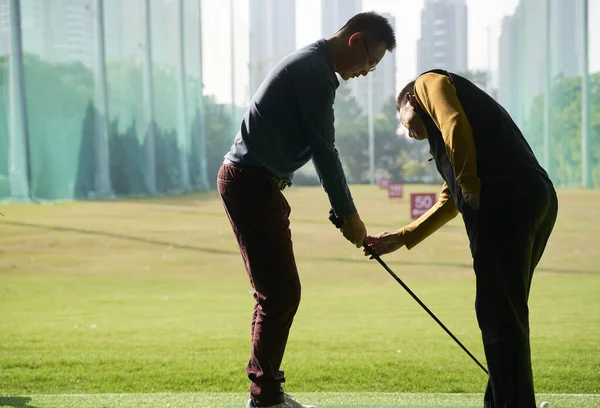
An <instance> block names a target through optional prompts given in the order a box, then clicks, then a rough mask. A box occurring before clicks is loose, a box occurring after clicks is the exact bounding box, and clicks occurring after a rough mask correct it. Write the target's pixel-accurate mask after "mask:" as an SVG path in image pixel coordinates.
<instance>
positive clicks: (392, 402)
mask: <svg viewBox="0 0 600 408" xmlns="http://www.w3.org/2000/svg"><path fill="white" fill-rule="evenodd" d="M294 396H295V397H297V398H298V399H299V400H300V401H307V402H310V403H313V404H318V405H319V408H343V407H344V408H345V407H352V408H392V407H394V408H417V407H418V408H477V407H480V406H481V400H482V398H481V395H479V394H440V393H437V394H400V393H299V394H295V395H294ZM247 398H248V397H247V395H246V394H241V393H230V394H228V393H197V394H191V393H185V394H92V395H36V396H32V397H4V398H3V397H0V407H13V408H156V407H161V408H188V407H189V408H192V407H194V408H205V407H210V408H217V407H222V408H244V407H245V402H246V401H247ZM542 401H548V402H549V403H550V404H551V407H552V408H596V407H597V406H598V404H600V396H598V395H596V396H594V395H556V394H553V395H548V394H545V395H538V405H539V404H540V403H541V402H542Z"/></svg>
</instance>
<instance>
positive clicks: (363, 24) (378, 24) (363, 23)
mask: <svg viewBox="0 0 600 408" xmlns="http://www.w3.org/2000/svg"><path fill="white" fill-rule="evenodd" d="M338 32H340V33H342V34H349V35H352V34H354V33H358V32H360V33H363V35H364V36H365V37H366V38H367V39H368V40H369V41H371V42H376V43H384V44H385V48H386V49H387V50H388V51H389V52H392V51H394V49H395V48H396V34H395V33H394V27H392V25H391V24H390V22H389V21H388V20H387V19H386V18H385V17H383V16H382V15H379V14H377V13H375V12H374V11H367V12H364V13H359V14H357V15H355V16H354V17H352V18H351V19H350V20H348V22H347V23H346V25H344V26H343V27H342V28H341V29H340V30H339V31H338Z"/></svg>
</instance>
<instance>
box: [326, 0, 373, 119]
mask: <svg viewBox="0 0 600 408" xmlns="http://www.w3.org/2000/svg"><path fill="white" fill-rule="evenodd" d="M361 11H362V0H321V36H322V37H323V38H329V37H331V36H332V35H334V34H335V33H336V32H337V31H338V30H339V29H340V28H342V27H343V26H344V24H346V23H347V22H348V20H350V19H351V18H352V17H353V16H354V15H356V14H358V13H360V12H361ZM340 83H341V84H340V85H341V86H347V87H349V88H350V91H351V92H352V95H353V96H354V98H356V100H357V102H359V104H360V99H361V98H362V97H363V95H366V93H365V90H366V89H367V80H366V78H364V77H360V78H355V79H351V80H349V81H348V82H344V81H340ZM363 105H364V106H366V99H365V101H364V102H363V104H361V107H363ZM363 109H365V108H364V107H363Z"/></svg>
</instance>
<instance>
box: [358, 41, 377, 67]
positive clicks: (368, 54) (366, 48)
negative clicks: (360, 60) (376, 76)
mask: <svg viewBox="0 0 600 408" xmlns="http://www.w3.org/2000/svg"><path fill="white" fill-rule="evenodd" d="M362 40H363V44H365V51H366V53H367V57H368V58H369V62H368V63H369V64H370V63H371V53H370V52H369V46H368V45H367V41H366V40H365V37H363V39H362ZM375 68H377V67H372V68H371V69H369V70H368V71H369V72H373V71H375Z"/></svg>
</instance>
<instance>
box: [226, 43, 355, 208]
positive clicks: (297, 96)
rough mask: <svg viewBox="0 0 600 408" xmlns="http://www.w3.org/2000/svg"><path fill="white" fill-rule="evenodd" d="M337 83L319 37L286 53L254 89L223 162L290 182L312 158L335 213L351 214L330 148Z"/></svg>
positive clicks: (345, 186) (336, 156) (351, 205)
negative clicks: (257, 169) (258, 168)
mask: <svg viewBox="0 0 600 408" xmlns="http://www.w3.org/2000/svg"><path fill="white" fill-rule="evenodd" d="M339 85H340V83H339V81H338V79H337V77H336V75H335V72H334V70H333V61H332V60H331V56H330V55H329V51H328V48H327V43H326V41H325V40H324V39H321V40H319V41H317V42H315V43H313V44H310V45H308V46H306V47H304V48H301V49H299V50H297V51H295V52H293V53H291V54H290V55H288V56H287V57H285V58H284V59H283V60H281V61H280V62H279V63H278V64H277V65H276V66H275V68H273V70H272V71H271V72H270V73H269V75H268V76H267V78H266V79H265V80H264V81H263V83H262V84H261V86H260V87H259V88H258V90H257V91H256V94H255V95H254V97H253V98H252V101H251V102H250V107H249V108H248V110H247V112H246V114H245V116H244V119H243V121H242V124H241V128H240V131H239V132H238V133H237V135H236V136H235V139H234V142H233V145H232V147H231V150H230V151H229V152H228V153H227V154H226V155H225V159H227V160H229V161H232V162H235V163H241V164H251V165H256V166H261V167H264V168H265V169H266V170H268V171H269V172H270V173H271V174H273V175H275V176H277V177H282V178H285V179H287V180H288V181H289V182H290V183H291V182H292V179H293V176H294V172H295V171H296V170H298V169H299V168H300V167H302V166H304V165H305V164H306V163H307V162H308V161H309V160H311V159H312V161H313V163H314V165H315V168H316V170H317V174H318V176H319V180H320V181H321V185H322V186H323V188H324V190H325V192H326V193H327V195H328V196H329V201H330V203H331V206H332V207H333V210H334V211H335V213H336V215H337V216H338V217H342V216H345V215H348V214H351V213H354V212H356V208H355V206H354V202H353V200H352V196H351V194H350V190H349V189H348V184H347V182H346V176H345V175H344V170H343V169H342V164H341V162H340V159H339V154H338V152H337V150H336V148H335V144H334V142H335V130H334V127H333V122H334V116H333V101H334V99H335V91H336V89H337V88H338V86H339Z"/></svg>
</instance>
